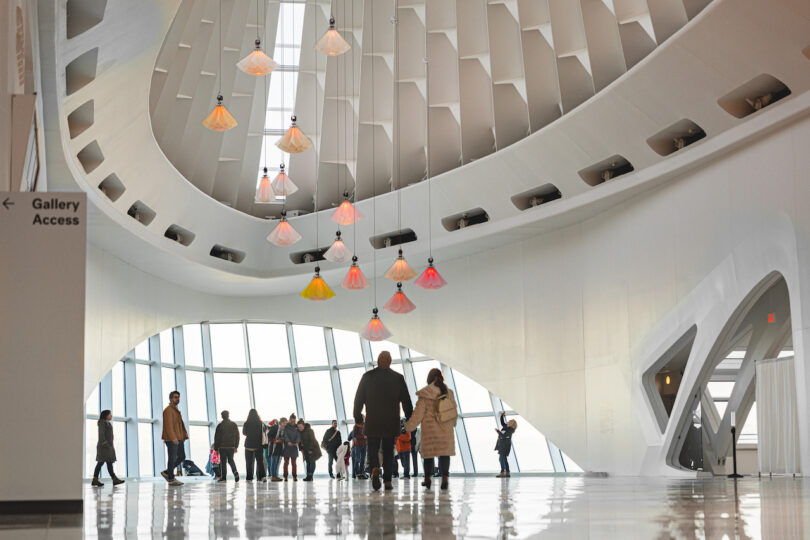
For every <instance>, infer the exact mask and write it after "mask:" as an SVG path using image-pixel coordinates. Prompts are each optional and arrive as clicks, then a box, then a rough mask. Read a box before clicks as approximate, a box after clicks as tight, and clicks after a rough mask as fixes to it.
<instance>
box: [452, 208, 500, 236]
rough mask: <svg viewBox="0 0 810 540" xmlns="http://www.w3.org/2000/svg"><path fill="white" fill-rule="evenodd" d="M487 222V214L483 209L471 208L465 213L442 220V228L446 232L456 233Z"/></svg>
mask: <svg viewBox="0 0 810 540" xmlns="http://www.w3.org/2000/svg"><path fill="white" fill-rule="evenodd" d="M487 221H489V214H487V213H486V212H485V211H484V209H483V208H473V209H472V210H467V211H466V212H461V213H459V214H453V215H452V216H447V217H445V218H442V227H444V228H445V229H447V230H448V231H457V230H459V229H464V228H467V227H470V226H472V225H478V224H481V223H486V222H487Z"/></svg>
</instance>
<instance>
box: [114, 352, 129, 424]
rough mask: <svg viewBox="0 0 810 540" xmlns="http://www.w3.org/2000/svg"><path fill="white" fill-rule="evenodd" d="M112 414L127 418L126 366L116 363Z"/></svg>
mask: <svg viewBox="0 0 810 540" xmlns="http://www.w3.org/2000/svg"><path fill="white" fill-rule="evenodd" d="M112 413H113V416H125V415H126V410H125V409H124V364H123V363H122V362H116V363H115V365H114V366H113V368H112Z"/></svg>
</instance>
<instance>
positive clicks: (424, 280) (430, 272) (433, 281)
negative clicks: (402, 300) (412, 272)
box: [414, 257, 447, 291]
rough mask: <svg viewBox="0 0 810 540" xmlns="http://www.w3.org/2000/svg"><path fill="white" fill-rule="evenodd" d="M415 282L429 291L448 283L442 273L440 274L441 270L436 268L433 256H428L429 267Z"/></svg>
mask: <svg viewBox="0 0 810 540" xmlns="http://www.w3.org/2000/svg"><path fill="white" fill-rule="evenodd" d="M414 283H415V284H416V285H417V286H419V287H422V288H423V289H427V290H429V291H432V290H436V289H441V288H442V287H444V286H445V285H447V282H446V281H445V280H444V278H443V277H442V276H441V274H439V271H438V270H436V268H434V266H433V257H428V266H427V268H425V271H424V272H422V275H421V276H419V277H418V278H417V280H416V281H414Z"/></svg>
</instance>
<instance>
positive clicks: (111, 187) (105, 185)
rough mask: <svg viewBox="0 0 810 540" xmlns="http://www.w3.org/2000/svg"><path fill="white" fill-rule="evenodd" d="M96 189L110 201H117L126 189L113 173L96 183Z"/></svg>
mask: <svg viewBox="0 0 810 540" xmlns="http://www.w3.org/2000/svg"><path fill="white" fill-rule="evenodd" d="M98 189H99V190H100V191H101V192H102V193H103V194H104V195H105V196H106V197H107V198H108V199H110V200H111V201H112V202H115V201H117V200H118V199H119V198H120V197H121V195H123V194H124V192H125V191H126V190H127V188H126V186H124V183H123V182H121V180H120V179H119V178H118V176H116V175H115V173H113V174H111V175H110V176H108V177H107V178H105V179H104V180H102V181H101V183H100V184H99V185H98Z"/></svg>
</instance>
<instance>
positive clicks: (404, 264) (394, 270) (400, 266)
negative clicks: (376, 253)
mask: <svg viewBox="0 0 810 540" xmlns="http://www.w3.org/2000/svg"><path fill="white" fill-rule="evenodd" d="M385 277H387V278H388V279H390V280H391V281H408V280H409V279H413V278H414V277H416V270H414V269H413V268H411V265H410V264H408V261H406V260H405V257H403V256H402V249H400V250H399V256H398V257H397V260H396V261H394V264H392V265H391V268H389V269H388V271H387V272H386V273H385Z"/></svg>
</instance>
